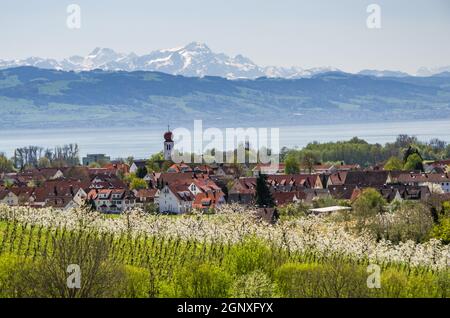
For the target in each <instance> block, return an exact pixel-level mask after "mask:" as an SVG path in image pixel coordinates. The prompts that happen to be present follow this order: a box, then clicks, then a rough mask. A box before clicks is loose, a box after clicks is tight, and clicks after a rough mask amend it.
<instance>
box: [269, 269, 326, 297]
mask: <svg viewBox="0 0 450 318" xmlns="http://www.w3.org/2000/svg"><path fill="white" fill-rule="evenodd" d="M320 269H321V266H320V265H318V264H300V263H287V264H284V265H282V266H281V267H280V268H279V269H278V270H277V271H276V273H275V278H276V282H277V285H278V288H279V291H280V294H281V296H282V297H288V298H312V297H319V290H320V284H321V282H320V272H321V271H320Z"/></svg>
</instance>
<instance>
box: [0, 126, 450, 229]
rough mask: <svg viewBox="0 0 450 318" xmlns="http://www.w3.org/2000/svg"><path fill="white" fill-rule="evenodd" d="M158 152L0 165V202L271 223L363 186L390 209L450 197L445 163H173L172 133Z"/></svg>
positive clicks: (339, 204) (342, 204) (341, 200)
mask: <svg viewBox="0 0 450 318" xmlns="http://www.w3.org/2000/svg"><path fill="white" fill-rule="evenodd" d="M161 148H162V152H161V153H159V154H156V155H154V156H153V157H152V158H151V159H148V160H147V159H144V160H135V159H133V158H129V159H126V160H111V159H110V158H109V157H108V156H106V155H105V154H89V155H87V156H86V157H84V158H83V159H82V165H67V164H66V165H61V166H60V167H51V166H49V165H48V162H47V164H45V165H44V167H42V166H43V164H42V162H41V164H40V165H38V166H36V167H29V166H25V167H22V169H19V170H18V171H5V170H6V169H5V168H3V170H4V171H1V170H0V204H2V203H3V204H6V205H9V206H28V207H33V208H44V207H51V208H57V209H62V210H68V209H71V208H76V207H82V206H89V207H90V208H91V209H93V210H97V211H99V212H101V213H106V214H119V213H123V212H124V211H127V210H129V209H133V208H142V209H143V210H144V211H146V212H148V213H161V214H185V213H190V212H192V211H194V210H197V211H201V212H204V213H213V212H214V210H215V209H216V208H218V207H220V206H222V205H225V204H240V205H246V206H255V205H259V207H260V208H263V210H264V212H263V214H267V215H268V216H267V218H268V220H269V221H270V222H272V221H274V220H275V219H276V214H275V215H274V213H275V212H274V210H275V209H274V208H281V207H285V206H288V205H292V204H293V205H295V204H301V205H302V206H305V207H307V209H308V211H309V212H310V213H316V214H320V213H330V212H333V211H339V210H341V209H345V208H348V207H350V206H351V203H352V202H353V201H355V200H356V199H357V198H358V196H359V195H360V194H361V193H362V192H363V191H364V189H367V188H372V189H375V190H376V191H378V192H379V193H380V194H381V196H382V197H383V198H384V199H385V200H386V202H388V203H390V204H392V203H393V202H400V201H404V200H414V201H420V202H422V203H430V204H440V203H442V202H444V201H448V200H450V174H449V172H448V171H449V167H450V160H436V161H431V162H430V161H429V162H426V163H424V164H423V165H422V166H423V169H422V170H423V171H421V170H408V171H405V170H401V169H395V165H394V168H391V169H389V167H388V166H387V165H385V166H384V167H382V166H371V167H361V166H360V165H359V164H345V163H344V162H338V163H334V164H333V163H319V162H314V161H313V162H310V164H309V165H306V166H305V165H302V164H299V163H294V167H292V162H290V160H289V159H287V158H285V160H284V162H283V163H279V164H277V165H270V164H260V163H259V164H245V163H244V164H237V163H232V164H228V163H220V164H219V163H213V164H187V163H183V162H181V163H178V164H176V163H173V162H172V161H171V150H172V148H173V134H172V132H171V131H167V132H166V133H164V135H163V138H162V147H161ZM69 150H70V151H69V153H71V152H74V151H73V149H72V148H69ZM19 152H20V151H19ZM57 152H58V151H57ZM75 153H76V151H75ZM412 155H413V156H417V154H414V153H412ZM22 156H23V154H22ZM413 156H412V157H413ZM16 157H17V154H16ZM43 158H45V157H43ZM16 159H17V158H16ZM40 161H42V160H40ZM69 161H70V160H69ZM66 162H67V160H66ZM22 164H23V162H22ZM420 164H422V162H421V163H420ZM10 170H11V169H10ZM259 179H261V180H263V183H264V187H263V188H265V189H263V190H266V193H260V194H259V195H260V196H261V195H262V196H267V197H271V198H270V200H268V201H266V204H264V203H263V204H262V206H261V204H258V202H257V201H258V200H257V197H258V191H261V189H259V190H258V180H259ZM436 202H437V203H436Z"/></svg>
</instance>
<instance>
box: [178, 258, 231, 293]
mask: <svg viewBox="0 0 450 318" xmlns="http://www.w3.org/2000/svg"><path fill="white" fill-rule="evenodd" d="M175 275H176V277H175V281H174V284H175V285H174V286H173V287H174V289H173V291H174V295H173V296H174V297H181V298H224V297H228V296H229V293H230V291H229V289H230V285H231V277H230V275H228V274H227V273H226V272H224V271H223V270H222V269H221V268H220V267H218V266H216V265H212V264H201V265H198V266H195V265H194V264H189V268H184V269H181V270H180V271H178V272H176V274H175Z"/></svg>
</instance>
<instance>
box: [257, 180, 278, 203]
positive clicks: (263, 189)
mask: <svg viewBox="0 0 450 318" xmlns="http://www.w3.org/2000/svg"><path fill="white" fill-rule="evenodd" d="M256 204H257V206H258V207H260V208H272V207H274V206H275V203H274V201H273V197H272V194H271V193H270V190H269V187H268V186H267V176H266V175H264V174H260V175H259V177H258V178H257V179H256Z"/></svg>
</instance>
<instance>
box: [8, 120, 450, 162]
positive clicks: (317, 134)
mask: <svg viewBox="0 0 450 318" xmlns="http://www.w3.org/2000/svg"><path fill="white" fill-rule="evenodd" d="M230 128H238V127H230ZM243 128H248V127H243ZM268 128H271V127H268ZM274 128H280V147H283V146H286V147H290V148H293V147H303V146H305V145H307V144H308V143H310V142H313V141H318V142H327V141H338V140H348V139H350V138H352V137H355V136H357V137H359V138H362V139H364V140H366V141H368V142H370V143H382V144H383V143H386V142H391V141H394V140H395V139H396V137H397V136H398V135H399V134H408V135H414V136H416V137H418V138H419V140H422V141H428V140H430V139H432V138H439V139H442V140H445V141H447V142H449V143H450V120H443V121H414V122H379V123H361V124H354V123H352V124H339V125H302V126H285V127H274ZM166 130H167V128H163V127H161V128H159V127H149V128H145V127H139V128H110V129H104V128H101V129H100V128H99V129H93V128H87V129H81V128H77V129H51V128H49V129H30V130H24V129H21V130H2V129H1V128H0V152H4V153H6V154H7V155H8V156H12V154H13V152H14V149H15V148H19V147H24V146H29V145H37V146H41V147H43V148H51V147H54V146H56V145H63V144H68V143H77V144H78V145H79V147H80V155H81V156H84V155H86V154H87V153H105V154H107V155H109V156H111V157H112V158H118V157H122V158H126V157H127V156H134V157H135V158H148V157H149V156H150V155H151V154H153V153H156V152H159V151H161V150H162V147H163V146H162V145H163V141H164V140H163V134H164V132H165V131H166ZM223 133H224V134H225V130H223ZM205 143H206V142H205Z"/></svg>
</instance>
